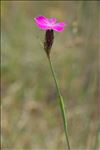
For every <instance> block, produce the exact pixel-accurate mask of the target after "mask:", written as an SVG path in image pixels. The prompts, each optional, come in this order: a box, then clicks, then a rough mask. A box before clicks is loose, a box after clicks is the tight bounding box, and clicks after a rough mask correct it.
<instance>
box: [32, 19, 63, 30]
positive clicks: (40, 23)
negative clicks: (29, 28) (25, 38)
mask: <svg viewBox="0 0 100 150" xmlns="http://www.w3.org/2000/svg"><path fill="white" fill-rule="evenodd" d="M34 20H35V23H36V25H37V27H38V28H40V29H43V30H55V31H57V32H60V31H62V30H64V27H65V23H64V22H60V23H57V19H56V18H50V19H48V18H46V17H44V16H37V17H36V18H34Z"/></svg>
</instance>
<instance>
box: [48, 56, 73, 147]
mask: <svg viewBox="0 0 100 150" xmlns="http://www.w3.org/2000/svg"><path fill="white" fill-rule="evenodd" d="M48 60H49V64H50V68H51V72H52V75H53V78H54V81H55V85H56V88H57V93H58V95H59V104H60V108H61V113H62V118H63V123H64V131H65V136H66V141H67V146H68V150H70V144H69V139H68V131H67V120H66V115H65V108H64V100H63V97H62V95H61V92H60V89H59V84H58V81H57V78H56V75H55V71H54V69H53V66H52V62H51V59H50V57H48Z"/></svg>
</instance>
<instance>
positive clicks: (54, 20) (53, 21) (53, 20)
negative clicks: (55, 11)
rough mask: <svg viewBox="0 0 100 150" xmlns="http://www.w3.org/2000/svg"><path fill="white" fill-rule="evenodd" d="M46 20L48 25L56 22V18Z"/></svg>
mask: <svg viewBox="0 0 100 150" xmlns="http://www.w3.org/2000/svg"><path fill="white" fill-rule="evenodd" d="M48 20H49V23H51V24H55V23H56V21H57V19H56V18H50V19H48Z"/></svg>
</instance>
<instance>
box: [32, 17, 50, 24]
mask: <svg viewBox="0 0 100 150" xmlns="http://www.w3.org/2000/svg"><path fill="white" fill-rule="evenodd" d="M34 20H35V22H36V24H48V19H47V18H46V17H44V16H37V17H36V18H34Z"/></svg>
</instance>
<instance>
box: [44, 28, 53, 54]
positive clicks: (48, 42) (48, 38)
mask: <svg viewBox="0 0 100 150" xmlns="http://www.w3.org/2000/svg"><path fill="white" fill-rule="evenodd" d="M53 39H54V31H53V30H47V31H46V33H45V42H44V50H45V52H46V54H47V56H49V55H50V50H51V47H52V44H53Z"/></svg>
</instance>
